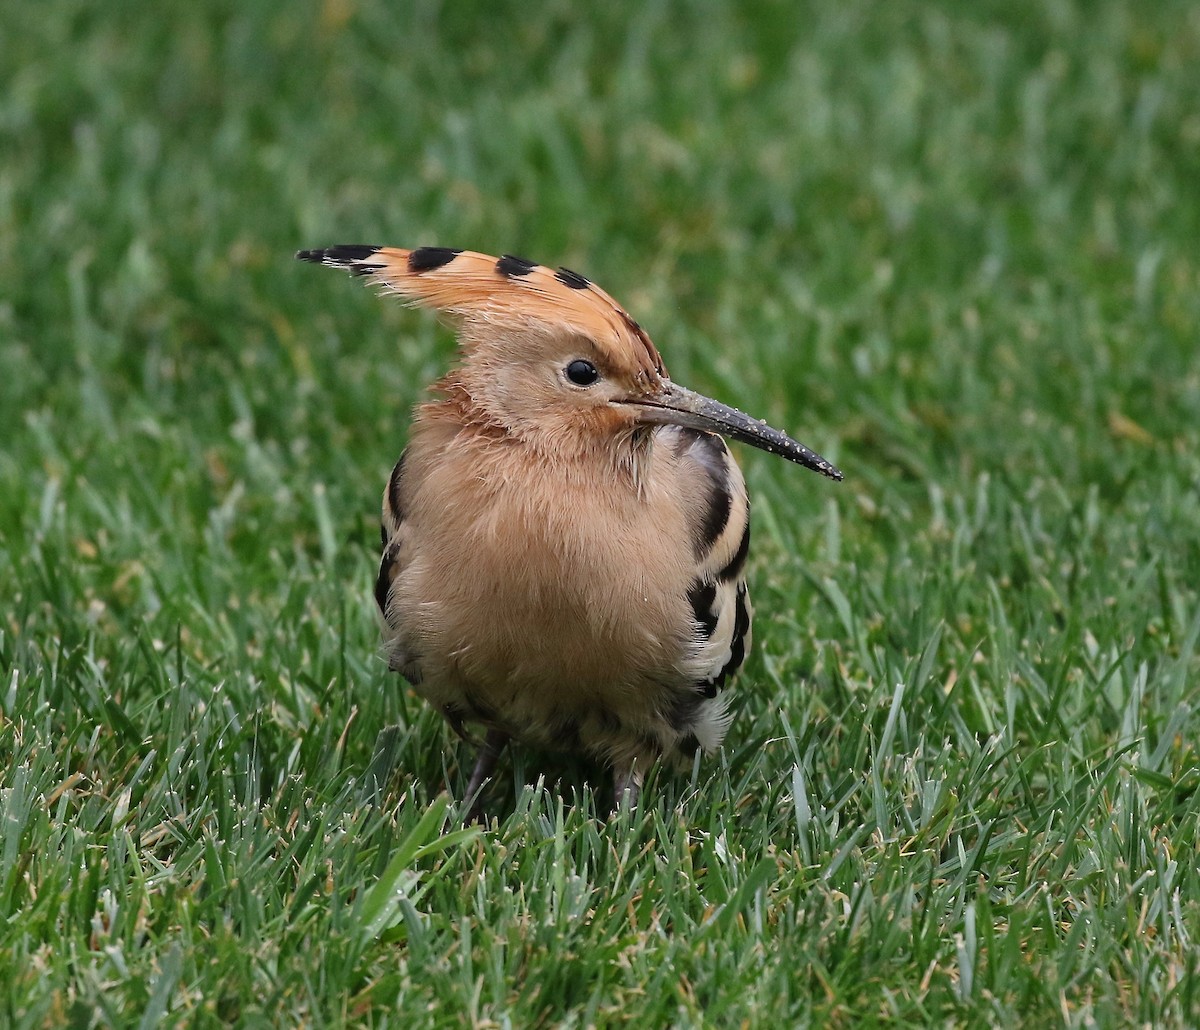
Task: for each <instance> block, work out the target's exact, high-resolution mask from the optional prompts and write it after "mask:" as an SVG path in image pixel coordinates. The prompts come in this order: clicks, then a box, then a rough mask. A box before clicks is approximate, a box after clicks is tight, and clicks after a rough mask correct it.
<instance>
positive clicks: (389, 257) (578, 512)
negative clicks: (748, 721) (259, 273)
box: [297, 246, 841, 797]
mask: <svg viewBox="0 0 1200 1030" xmlns="http://www.w3.org/2000/svg"><path fill="white" fill-rule="evenodd" d="M297 256H298V257H300V258H302V259H304V260H309V261H317V262H321V263H324V264H327V265H332V266H334V267H341V268H345V269H348V270H349V271H351V272H354V273H355V274H358V275H362V276H364V277H366V278H367V279H368V280H369V281H372V282H375V283H378V284H380V285H382V286H383V287H384V288H385V290H386V291H388V292H391V293H395V294H397V295H399V296H400V297H402V298H403V299H405V300H407V301H409V302H411V303H414V304H418V305H422V306H426V307H431V308H435V309H437V310H439V311H443V312H446V313H448V314H450V315H451V316H453V317H454V318H455V319H456V320H457V321H458V323H459V333H460V340H461V342H462V361H461V363H460V364H459V365H458V366H457V367H456V368H455V369H453V370H451V371H450V372H449V373H448V374H447V375H446V376H445V377H444V378H443V379H442V380H440V381H439V382H438V383H437V384H435V387H434V393H435V399H433V400H430V401H428V402H427V403H424V404H422V405H420V406H419V407H418V409H417V411H416V414H415V418H414V422H413V426H412V431H411V434H410V439H409V446H408V448H407V450H406V451H405V453H404V454H403V455H402V456H401V458H400V461H399V462H398V463H397V464H396V466H395V469H394V470H393V472H392V475H391V476H390V477H389V481H388V484H387V487H386V489H385V491H384V499H383V519H382V537H383V557H382V561H381V564H380V569H379V578H378V582H377V585H376V601H377V603H378V604H379V608H380V612H381V615H382V617H383V622H384V627H385V630H384V633H385V639H386V643H387V654H388V660H389V664H390V666H391V668H392V669H394V670H395V671H397V672H400V673H401V674H402V675H403V676H404V677H405V678H406V679H407V680H408V681H409V682H410V683H411V684H412V686H413V688H414V689H415V690H416V691H417V692H418V693H419V694H421V696H423V697H424V698H425V699H426V700H427V701H429V702H430V703H431V704H433V705H435V706H436V707H437V708H438V709H439V710H440V711H441V712H442V713H443V714H444V715H445V716H446V718H447V720H448V721H449V722H450V724H451V725H452V726H453V727H454V728H455V729H456V731H458V732H459V733H460V734H462V733H463V732H464V730H463V727H464V724H471V723H474V724H481V725H483V726H484V727H486V728H487V741H486V743H485V745H484V747H483V749H482V751H481V754H480V758H479V761H478V763H477V765H476V768H475V772H474V775H473V776H472V780H471V784H470V786H469V788H468V794H470V795H476V794H477V793H478V791H479V789H480V787H481V786H482V783H483V781H484V779H485V778H486V777H487V776H488V775H490V773H491V771H492V769H493V767H494V764H495V760H496V755H497V754H498V753H499V751H500V748H501V747H502V746H503V744H504V743H505V742H506V741H507V740H509V739H516V740H519V741H524V742H528V743H533V744H537V745H539V746H542V747H546V748H551V749H564V750H572V751H582V752H584V753H586V754H589V755H591V756H593V757H595V758H597V759H599V760H601V761H603V762H605V763H607V764H609V765H610V766H612V768H613V770H614V773H615V779H616V787H617V792H618V797H619V796H620V795H621V793H623V792H624V791H626V790H628V791H631V792H632V793H633V795H634V796H635V797H636V794H637V791H638V788H639V787H640V784H641V781H642V778H643V776H644V773H645V771H646V769H647V767H648V766H649V765H650V764H651V763H652V762H653V761H655V760H656V759H658V758H660V757H663V756H667V757H677V756H686V757H689V758H690V757H691V755H692V754H694V752H695V751H696V750H697V749H698V748H700V749H703V750H705V751H712V750H713V749H715V748H717V747H719V746H720V743H721V741H722V739H723V737H724V735H725V732H726V729H727V727H728V724H729V711H728V700H727V696H726V694H725V692H724V688H725V687H726V685H727V683H728V681H729V679H730V677H732V676H733V674H734V673H735V672H736V671H737V670H738V668H739V667H740V665H741V664H742V662H743V660H744V658H745V656H746V654H747V653H748V651H749V648H750V638H751V634H750V621H751V615H752V609H751V605H750V598H749V594H748V590H747V587H746V582H745V576H744V570H745V562H746V555H747V551H748V547H749V540H750V506H749V500H748V498H747V495H746V488H745V483H744V481H743V479H742V475H741V472H740V470H739V469H738V467H737V464H736V463H735V462H734V460H733V458H732V456H731V455H730V453H729V450H728V448H727V447H726V445H725V443H724V441H723V440H722V439H721V438H720V436H718V435H715V434H717V433H724V434H727V435H731V436H734V437H735V438H738V439H744V440H747V441H748V442H751V443H753V444H755V445H757V446H761V447H763V448H764V449H768V450H772V451H775V452H778V453H782V454H784V455H785V456H786V457H789V458H791V459H792V460H795V461H798V462H800V463H802V464H805V465H808V466H809V467H811V468H814V469H817V470H818V471H821V472H823V473H825V474H826V475H829V476H831V477H833V478H841V474H840V473H839V472H838V471H837V470H836V469H834V468H833V466H831V465H829V463H828V462H825V461H824V459H822V458H820V457H819V456H817V455H815V454H813V453H812V452H811V451H809V450H807V448H804V447H803V446H801V445H800V444H797V443H796V442H795V441H794V440H792V439H791V438H790V437H787V436H785V435H784V434H781V433H779V432H778V431H776V430H771V429H769V428H767V427H765V426H762V424H761V423H757V422H755V421H754V420H752V419H749V418H747V417H746V416H744V415H742V414H741V413H740V412H736V411H734V410H733V409H729V408H726V407H724V406H723V405H720V404H717V402H714V401H711V400H709V399H708V398H704V397H701V396H699V395H696V394H692V393H691V392H690V391H686V390H684V389H683V388H682V387H678V386H677V385H676V384H674V383H672V382H671V380H670V377H669V376H668V375H667V372H666V369H665V368H664V366H663V363H662V359H661V357H660V356H659V354H658V351H657V350H656V349H655V347H654V344H653V343H652V342H651V340H650V338H649V337H648V336H647V335H646V333H645V332H644V331H643V330H642V329H641V327H640V326H639V325H638V324H637V323H636V322H635V321H634V320H633V319H632V318H631V317H630V316H629V315H628V314H627V313H626V312H625V311H624V310H623V309H622V308H621V307H620V305H618V304H617V303H616V301H614V300H613V299H612V298H611V297H609V296H608V294H606V293H604V292H603V291H602V290H600V289H599V288H598V287H596V286H595V285H594V284H592V283H590V282H589V281H588V280H587V279H585V278H584V277H582V276H580V275H578V274H577V273H574V272H570V271H569V270H566V269H559V270H557V271H553V270H551V269H549V268H546V267H544V266H541V265H537V264H534V263H533V262H530V261H526V260H524V259H522V258H517V257H513V256H511V255H506V256H504V257H501V258H493V257H488V256H486V255H483V254H477V253H473V252H469V251H456V250H449V249H444V248H430V247H426V248H419V249H416V250H400V249H393V248H385V247H369V246H341V247H332V248H329V249H326V250H315V251H302V252H301V253H300V254H299V255H297ZM589 370H590V371H589ZM591 373H594V374H595V376H594V379H593V378H592V375H591ZM585 380H586V381H585Z"/></svg>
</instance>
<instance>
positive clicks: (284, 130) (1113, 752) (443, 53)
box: [0, 0, 1200, 1027]
mask: <svg viewBox="0 0 1200 1030" xmlns="http://www.w3.org/2000/svg"><path fill="white" fill-rule="evenodd" d="M751 8H752V10H753V13H747V12H749V11H750V10H751ZM590 9H591V11H592V13H590V14H588V15H586V16H585V15H583V14H581V13H579V12H582V11H583V10H584V8H583V7H580V5H578V4H574V3H567V2H565V0H562V2H551V3H549V4H546V5H529V4H516V3H501V4H492V5H474V4H470V5H468V4H461V5H460V4H435V3H425V2H420V3H412V4H384V3H381V2H378V0H374V2H372V0H363V2H360V3H356V2H354V0H326V2H325V3H323V4H318V3H315V2H313V3H310V2H302V3H295V4H290V3H289V4H279V3H270V2H266V0H246V2H242V3H236V4H234V3H216V4H195V5H179V4H176V5H158V6H149V7H147V6H145V5H141V6H138V5H123V4H94V3H85V2H83V0H53V2H51V3H49V4H42V5H32V4H25V5H19V4H7V5H5V6H4V12H3V14H2V15H0V22H2V23H3V24H0V55H2V60H0V67H2V68H3V72H2V84H3V89H0V142H2V143H3V152H4V155H5V156H4V159H3V162H2V163H0V227H2V229H3V231H0V369H2V370H3V374H2V375H0V422H2V424H3V427H4V428H3V442H2V443H0V598H2V599H3V614H2V615H0V1025H3V1026H5V1027H8V1026H12V1027H29V1026H52V1027H57V1026H64V1025H71V1026H76V1027H87V1026H107V1025H117V1026H139V1025H140V1026H156V1025H185V1024H186V1025H200V1026H205V1025H218V1024H221V1023H235V1024H240V1025H245V1026H255V1025H263V1024H275V1025H281V1026H292V1025H297V1024H303V1025H313V1026H328V1025H342V1024H365V1025H373V1026H392V1027H411V1026H425V1025H429V1026H457V1025H463V1024H473V1025H479V1026H513V1027H523V1026H556V1025H563V1026H578V1027H583V1026H591V1025H594V1026H618V1025H636V1026H654V1025H679V1026H692V1025H702V1024H707V1025H712V1026H721V1027H724V1026H743V1025H745V1026H752V1027H753V1026H792V1025H798V1026H799V1025H812V1026H868V1025H874V1024H878V1023H882V1022H886V1021H889V1020H899V1021H902V1022H905V1023H909V1024H922V1023H930V1024H936V1025H945V1024H950V1025H968V1026H976V1025H987V1024H989V1023H991V1024H997V1025H1013V1024H1014V1023H1016V1022H1023V1023H1025V1024H1026V1025H1031V1026H1048V1025H1069V1026H1116V1025H1128V1024H1144V1025H1150V1024H1153V1025H1156V1026H1159V1025H1165V1026H1185V1025H1189V1024H1191V1025H1194V1024H1196V1023H1197V1022H1198V1021H1200V987H1198V982H1200V981H1198V979H1197V978H1198V976H1200V947H1198V943H1197V938H1198V936H1200V872H1198V866H1200V855H1198V854H1197V850H1198V844H1197V841H1198V839H1200V793H1198V791H1197V787H1198V785H1200V771H1198V766H1197V744H1196V742H1197V740H1198V739H1200V642H1198V637H1200V457H1198V455H1200V348H1198V341H1200V189H1198V184H1200V78H1198V77H1197V73H1196V69H1197V68H1200V9H1198V8H1197V7H1196V5H1195V4H1192V3H1185V2H1178V3H1174V2H1163V3H1158V4H1135V3H1133V2H1132V0H1129V2H1118V0H1106V2H1097V3H1083V2H1082V0H1080V2H1076V3H1072V2H1068V0H1061V2H1053V3H1033V2H1025V0H1020V2H1017V3H1010V4H1000V3H983V4H974V5H959V4H951V3H937V2H931V3H918V2H916V0H897V2H895V3H890V4H886V5H885V4H866V3H859V2H850V3H845V4H812V5H794V4H790V3H783V2H775V3H762V4H757V5H745V9H744V10H739V9H738V6H737V5H734V4H722V3H716V2H704V3H697V4H686V5H685V4H681V3H676V4H667V3H660V2H649V3H636V4H635V3H630V4H613V5H591V8H590ZM358 241H364V242H381V243H394V244H396V245H417V244H442V245H450V246H465V247H472V248H476V249H480V250H484V251H489V252H493V253H499V252H501V251H511V252H514V253H518V254H525V255H528V256H530V257H532V258H535V259H541V260H544V261H546V262H548V263H555V264H558V263H562V264H566V265H569V266H571V267H574V268H579V269H580V270H582V271H584V272H585V273H587V274H589V275H591V276H593V277H594V278H596V279H597V280H598V281H599V282H600V283H602V284H603V285H604V286H605V287H606V288H607V289H609V290H610V291H611V292H612V293H614V294H615V295H616V296H617V297H619V298H621V299H622V300H623V301H624V302H625V303H626V305H627V306H628V307H629V308H630V309H631V310H632V311H633V312H634V314H635V316H636V317H637V318H638V319H639V320H641V321H642V322H643V324H645V325H646V326H647V327H648V328H649V329H650V331H651V333H652V334H653V335H654V337H655V339H656V341H657V343H658V344H659V347H660V349H661V350H662V351H663V353H664V355H665V357H666V359H667V361H668V363H669V365H670V367H671V369H672V372H673V374H674V376H675V378H676V379H678V380H680V381H682V382H684V383H686V384H688V385H690V386H692V387H694V388H697V389H701V390H703V391H705V392H708V393H711V394H715V395H717V396H720V397H721V398H723V399H725V400H727V401H729V402H731V403H735V404H738V405H739V406H742V407H745V408H748V409H750V410H752V411H754V412H755V413H758V414H762V415H764V416H767V417H769V418H770V419H771V420H773V421H774V422H776V423H777V424H781V425H783V426H785V427H787V428H788V429H790V430H793V431H794V432H795V433H796V434H797V435H798V436H799V437H800V438H801V439H803V440H804V441H805V442H807V443H809V444H811V445H812V446H813V447H815V448H816V449H818V450H820V451H821V452H822V453H824V454H826V455H827V456H828V457H829V458H831V459H832V460H834V461H836V462H837V463H838V464H840V465H841V467H842V468H843V469H844V470H845V472H846V482H845V483H844V484H841V485H834V484H831V483H828V482H826V481H823V480H821V479H819V478H818V477H815V476H813V475H811V474H808V473H805V472H803V471H801V470H800V469H797V468H795V467H794V466H788V465H785V464H784V463H783V462H780V461H777V460H772V459H771V458H769V457H767V456H765V455H760V454H758V453H745V452H743V453H742V454H741V457H742V458H743V462H744V466H745V468H746V471H747V478H748V480H749V483H750V487H751V491H752V494H753V496H754V499H755V519H756V532H755V548H754V551H753V556H752V565H751V570H750V571H751V582H752V587H753V590H754V596H755V601H756V607H757V609H758V620H757V623H756V627H755V638H756V640H755V652H754V655H753V658H752V660H751V661H750V663H749V665H748V668H747V670H746V671H745V672H744V673H743V675H742V676H741V678H740V680H739V682H738V684H737V694H736V698H737V719H736V721H735V723H734V726H733V729H732V731H731V733H730V736H729V741H728V745H727V747H726V749H725V750H724V752H723V753H722V754H721V755H720V756H719V757H717V758H715V759H711V760H709V761H707V762H705V763H703V764H701V765H700V766H699V767H698V768H697V769H696V770H695V771H694V772H693V774H692V775H691V776H688V775H678V774H668V773H665V772H660V773H658V774H657V775H656V776H655V777H653V779H652V782H651V784H650V786H649V789H648V791H647V793H646V796H645V802H644V804H643V806H642V807H641V809H640V810H639V811H637V812H636V813H634V814H632V815H627V814H621V815H618V816H615V817H612V818H607V817H606V813H605V812H604V811H603V810H601V811H600V812H599V813H598V812H597V806H598V805H600V806H601V807H602V805H603V802H602V801H597V800H596V797H600V798H604V797H606V789H605V786H604V784H605V782H606V780H605V778H604V777H603V776H601V775H598V774H597V773H596V771H595V770H591V769H588V768H587V767H579V766H575V765H571V764H569V763H564V761H563V760H562V759H560V758H556V757H554V756H545V755H536V754H533V753H530V752H520V751H519V752H517V753H516V754H515V755H514V756H513V758H512V759H511V760H510V761H508V762H506V764H505V765H503V766H502V773H501V787H502V789H501V790H500V792H499V793H500V795H501V797H508V798H510V799H511V798H515V801H513V800H508V801H503V800H501V801H499V803H498V804H499V810H498V815H499V817H500V818H499V823H498V826H497V827H495V828H491V829H487V830H484V831H482V832H477V831H472V832H468V833H459V832H457V831H456V830H455V821H454V820H455V809H454V808H453V807H448V801H447V799H446V798H445V797H444V796H443V794H442V792H443V791H444V789H445V787H446V784H447V783H448V784H449V786H450V789H451V791H452V792H456V793H457V794H458V795H461V792H462V788H463V785H464V784H465V780H466V775H465V773H466V770H464V768H463V765H464V763H465V762H466V761H467V760H468V758H467V756H466V755H465V753H464V752H463V750H462V749H461V748H460V747H459V746H458V745H457V744H456V742H455V740H454V738H453V737H452V736H451V735H450V734H449V733H448V732H447V730H446V728H445V727H444V726H443V725H442V724H441V723H440V721H439V719H438V718H436V717H435V716H434V715H433V714H432V713H431V712H430V711H428V710H426V709H425V707H424V706H423V705H422V704H421V703H420V702H419V701H417V700H416V699H415V697H413V696H412V695H410V694H408V693H406V692H405V691H404V690H402V689H401V685H400V683H399V682H398V681H397V680H396V679H395V678H394V677H391V676H389V675H387V674H386V672H385V670H384V667H383V664H382V662H381V660H380V658H379V653H378V636H377V627H376V622H375V615H374V612H373V609H372V601H371V584H372V580H373V574H374V568H373V565H374V561H375V547H376V542H377V529H376V519H377V508H378V498H379V495H380V493H381V490H382V487H383V484H384V481H385V477H386V475H387V472H388V470H389V468H390V466H391V463H392V461H393V460H394V458H395V457H396V455H397V454H398V453H399V451H400V448H401V446H402V445H403V442H404V439H405V431H406V430H405V427H406V424H407V418H408V414H407V413H408V411H409V409H410V407H411V405H412V404H413V403H414V402H415V401H416V399H417V398H418V397H419V396H420V394H421V390H422V387H423V384H425V383H427V382H428V381H429V380H430V379H431V378H433V377H434V376H435V375H437V374H438V371H439V370H440V369H442V368H444V367H445V366H446V364H447V362H448V361H449V360H450V358H451V353H452V341H451V339H450V337H449V335H448V334H447V333H446V332H445V331H444V330H442V329H440V328H438V327H437V326H436V324H435V323H434V322H433V321H432V320H431V319H429V318H428V317H425V316H420V315H414V314H412V313H409V312H405V311H403V310H402V309H400V308H399V307H398V306H397V305H387V304H383V303H381V302H379V301H377V300H376V299H374V298H373V297H372V296H371V295H370V294H369V293H368V292H365V291H362V290H360V289H358V288H357V287H356V285H355V284H354V283H353V282H351V281H349V280H346V279H344V278H343V277H339V276H335V275H332V274H329V273H325V272H322V271H320V270H316V269H313V268H311V267H307V266H302V265H300V264H298V263H296V262H294V261H293V260H292V258H291V254H292V252H293V251H294V250H296V249H297V248H300V247H309V246H320V245H324V244H330V243H339V242H358ZM389 725H398V726H399V727H400V728H399V730H398V731H397V732H396V734H395V737H394V739H393V741H392V743H393V745H394V748H395V752H396V757H397V762H398V769H399V772H398V774H397V776H396V777H395V778H394V779H393V780H392V781H391V782H390V783H389V785H388V787H387V789H386V790H385V791H384V792H383V793H382V795H381V796H372V795H371V793H370V791H366V790H364V785H365V783H366V782H367V778H368V770H369V769H370V766H371V758H372V754H373V748H374V744H375V740H376V736H377V735H378V734H379V732H380V731H381V730H382V729H384V728H385V727H387V726H389ZM594 789H598V791H599V793H598V794H597V795H595V796H594V795H593V790H594Z"/></svg>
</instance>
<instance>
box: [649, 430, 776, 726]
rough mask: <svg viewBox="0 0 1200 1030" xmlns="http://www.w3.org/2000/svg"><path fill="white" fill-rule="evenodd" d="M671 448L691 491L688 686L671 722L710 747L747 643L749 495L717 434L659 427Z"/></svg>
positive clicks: (683, 665) (723, 720) (684, 667)
mask: <svg viewBox="0 0 1200 1030" xmlns="http://www.w3.org/2000/svg"><path fill="white" fill-rule="evenodd" d="M660 432H661V433H662V435H663V437H664V442H668V441H669V445H670V446H671V447H672V449H673V450H674V452H675V454H676V456H677V458H678V461H679V462H680V468H681V471H682V473H683V475H684V476H685V477H687V478H689V479H691V481H692V482H693V483H697V484H699V489H698V490H693V491H691V493H690V498H691V503H690V505H689V514H688V521H689V524H690V526H691V528H692V540H693V552H694V554H695V566H694V574H693V578H692V582H691V585H690V587H689V588H688V593H687V600H688V603H689V604H690V606H691V617H692V621H693V623H694V628H695V634H694V638H693V645H692V647H691V649H690V650H689V651H688V652H687V653H686V654H685V655H684V656H683V658H682V660H681V662H680V666H679V669H680V672H681V673H682V675H683V678H684V680H685V682H687V683H689V684H690V688H689V689H688V690H686V691H685V692H684V694H683V695H681V696H680V698H679V700H678V702H677V710H676V711H675V712H673V713H672V722H674V723H675V725H677V726H680V727H681V728H683V727H684V726H685V725H687V726H688V728H689V729H690V731H691V732H692V733H693V734H694V735H695V736H696V738H697V741H698V742H699V744H700V745H701V746H702V747H703V748H705V750H712V749H713V748H714V747H716V746H717V745H718V744H719V743H720V740H721V737H722V736H723V735H724V732H725V728H726V727H727V725H728V722H729V717H728V715H727V714H726V700H725V698H724V697H721V696H720V692H721V689H722V688H723V687H724V686H725V684H726V682H727V681H728V680H729V678H730V677H731V676H733V674H734V673H736V672H737V670H738V669H739V668H740V667H741V665H742V662H743V661H744V660H745V657H746V655H747V653H748V652H749V650H750V641H751V631H750V621H751V616H752V614H753V609H752V607H751V605H750V595H749V591H748V590H747V588H746V579H745V565H746V555H747V553H748V551H749V549H750V501H749V497H748V496H747V493H746V484H745V481H744V480H743V478H742V473H741V470H740V469H739V468H738V466H737V463H736V462H735V461H734V460H733V456H732V455H731V454H730V453H729V448H728V447H726V446H725V441H724V440H722V439H721V438H720V437H719V436H712V435H711V434H708V433H701V432H697V431H695V430H690V429H676V428H671V429H667V430H662V431H660Z"/></svg>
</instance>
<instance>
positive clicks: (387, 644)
mask: <svg viewBox="0 0 1200 1030" xmlns="http://www.w3.org/2000/svg"><path fill="white" fill-rule="evenodd" d="M404 457H405V456H404V454H401V455H400V460H399V461H397V462H396V465H395V467H394V468H393V469H392V474H391V476H389V477H388V485H387V489H386V490H384V492H383V515H382V517H381V519H380V523H379V535H380V539H381V543H382V546H383V554H382V556H381V557H380V560H379V576H378V577H377V578H376V580H375V603H376V604H377V605H378V606H379V614H380V616H381V618H382V619H383V625H384V633H383V636H384V649H385V653H386V655H387V659H388V668H390V669H391V670H392V671H394V672H398V673H400V674H401V675H402V676H404V678H405V679H407V680H408V681H409V683H411V684H413V685H414V686H416V685H417V684H418V683H420V682H421V670H420V667H419V666H418V665H417V662H416V660H415V658H414V656H412V655H409V654H408V652H407V649H406V648H405V646H404V641H403V639H402V637H401V632H400V630H401V627H400V625H399V623H398V621H397V618H396V613H395V609H394V607H393V599H394V596H395V591H396V589H397V585H398V583H399V581H400V576H401V573H403V571H404V568H405V566H406V565H407V564H408V557H409V556H408V555H407V554H406V553H405V542H406V541H405V538H406V535H407V534H406V531H405V525H404V512H405V508H406V503H405V502H406V498H405V489H404Z"/></svg>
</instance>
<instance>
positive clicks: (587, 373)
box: [567, 358, 600, 386]
mask: <svg viewBox="0 0 1200 1030" xmlns="http://www.w3.org/2000/svg"><path fill="white" fill-rule="evenodd" d="M567 378H568V379H570V380H571V382H573V383H574V384H575V385H576V386H591V385H592V383H594V382H595V381H596V380H597V379H599V378H600V373H599V372H597V371H596V366H595V365H593V364H592V363H591V362H590V361H584V360H583V358H576V359H575V360H574V361H572V362H571V363H570V364H569V365H568V366H567Z"/></svg>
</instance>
